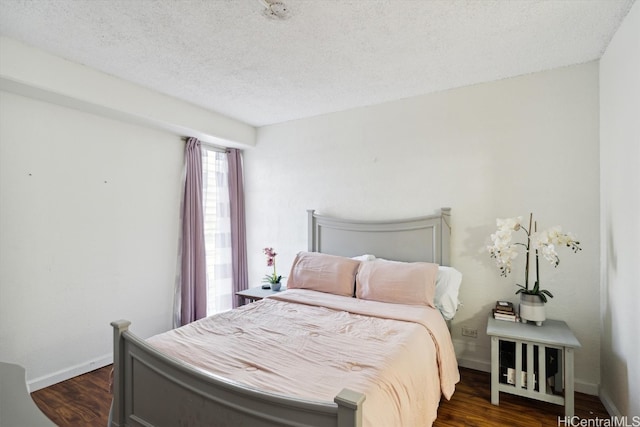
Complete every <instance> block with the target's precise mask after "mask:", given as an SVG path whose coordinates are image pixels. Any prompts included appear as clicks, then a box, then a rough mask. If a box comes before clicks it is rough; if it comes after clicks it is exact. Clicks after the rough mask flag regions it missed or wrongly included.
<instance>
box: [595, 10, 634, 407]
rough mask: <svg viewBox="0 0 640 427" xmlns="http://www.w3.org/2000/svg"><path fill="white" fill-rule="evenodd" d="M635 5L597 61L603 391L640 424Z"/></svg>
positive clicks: (607, 402) (610, 401)
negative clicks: (638, 420) (598, 72)
mask: <svg viewBox="0 0 640 427" xmlns="http://www.w3.org/2000/svg"><path fill="white" fill-rule="evenodd" d="M639 167H640V4H638V3H636V4H635V5H634V6H633V8H632V9H631V11H630V12H629V14H628V15H627V17H626V18H625V20H624V21H623V23H622V25H621V26H620V28H619V29H618V31H617V33H616V35H615V36H614V38H613V39H612V41H611V43H610V44H609V46H608V48H607V50H606V52H605V54H604V56H603V57H602V59H601V60H600V185H601V219H602V221H601V224H602V243H601V245H602V267H601V268H602V304H601V307H602V308H601V316H602V319H601V322H602V326H601V336H602V343H601V346H602V355H601V357H602V365H601V377H602V390H601V397H602V400H603V402H604V403H605V405H606V406H607V409H608V410H609V411H610V412H611V413H612V414H614V415H627V416H634V415H635V416H638V417H640V399H639V398H638V396H640V356H638V355H639V354H640V342H639V340H638V327H637V325H638V322H637V320H636V317H635V315H636V313H637V311H638V303H639V302H640V279H639V278H640V264H638V260H640V221H639V219H640V168H639Z"/></svg>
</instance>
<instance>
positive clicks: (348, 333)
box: [148, 289, 459, 427]
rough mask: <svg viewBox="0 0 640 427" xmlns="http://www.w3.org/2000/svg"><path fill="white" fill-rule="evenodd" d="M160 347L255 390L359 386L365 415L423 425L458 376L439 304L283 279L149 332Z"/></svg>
mask: <svg viewBox="0 0 640 427" xmlns="http://www.w3.org/2000/svg"><path fill="white" fill-rule="evenodd" d="M148 341H149V343H150V344H152V345H153V346H154V347H157V348H159V349H161V350H162V351H163V352H165V353H167V354H170V355H172V356H174V357H176V358H178V359H181V360H183V361H186V362H188V363H190V364H192V365H195V366H197V367H200V368H202V369H204V370H206V371H208V372H211V373H213V374H216V375H219V376H222V377H225V378H228V379H231V380H234V381H236V382H238V383H241V384H243V385H247V386H251V387H255V388H259V389H261V390H264V391H268V392H272V393H277V394H282V395H286V396H292V397H297V398H302V399H308V400H319V401H326V402H333V398H334V397H335V396H336V395H337V394H338V393H339V392H340V391H341V390H342V389H343V388H349V389H351V390H354V391H358V392H362V393H364V394H365V395H366V396H367V398H366V400H365V402H364V406H363V413H364V420H363V422H364V425H365V426H369V427H373V426H428V425H431V423H432V422H433V420H435V418H436V413H437V409H438V404H439V401H440V395H441V392H442V394H444V396H445V397H446V398H447V399H448V398H450V397H451V395H452V394H453V391H454V388H455V384H456V383H457V382H458V381H459V374H458V365H457V362H456V358H455V354H454V351H453V344H452V343H451V338H450V335H449V331H448V330H447V327H446V324H445V322H444V320H443V319H442V316H441V315H440V313H439V312H438V311H437V310H435V309H433V308H430V307H424V306H410V305H402V304H387V303H381V302H376V301H365V300H360V299H356V298H349V297H343V296H337V295H332V294H327V293H322V292H315V291H309V290H303V289H292V290H288V291H286V292H283V293H281V294H279V295H277V296H274V297H270V298H266V299H264V300H262V301H259V302H257V303H253V304H248V305H245V306H243V307H241V308H239V309H236V310H232V311H229V312H225V313H221V314H219V315H216V316H211V317H208V318H206V319H202V320H199V321H197V322H194V323H192V324H190V325H187V326H184V327H182V328H179V329H175V330H172V331H169V332H166V333H164V334H160V335H157V336H155V337H152V338H150V339H149V340H148Z"/></svg>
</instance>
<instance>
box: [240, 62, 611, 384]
mask: <svg viewBox="0 0 640 427" xmlns="http://www.w3.org/2000/svg"><path fill="white" fill-rule="evenodd" d="M598 155H599V153H598V64H597V63H595V62H592V63H588V64H584V65H579V66H574V67H569V68H562V69H556V70H552V71H548V72H542V73H536V74H531V75H526V76H522V77H518V78H513V79H508V80H503V81H498V82H492V83H487V84H480V85H474V86H470V87H465V88H461V89H457V90H450V91H445V92H441V93H435V94H430V95H425V96H420V97H415V98H410V99H405V100H401V101H396V102H390V103H386V104H383V105H379V106H373V107H367V108H359V109H354V110H349V111H344V112H339V113H334V114H328V115H323V116H319V117H315V118H310V119H304V120H297V121H292V122H289V123H284V124H279V125H273V126H267V127H264V128H260V129H259V131H258V143H257V145H256V147H255V148H253V149H251V150H247V151H246V153H245V174H246V177H245V181H246V191H247V212H248V214H247V223H248V224H247V227H248V236H249V237H248V252H249V265H250V271H249V275H250V280H251V282H252V283H255V284H258V283H259V281H260V278H261V277H262V276H263V275H264V274H266V273H267V272H268V269H267V267H266V265H265V263H264V259H263V256H262V253H261V248H263V247H265V246H273V247H274V248H275V249H276V251H277V252H279V253H280V255H279V256H278V263H279V266H280V269H281V270H280V271H281V273H283V274H285V275H287V274H288V271H287V270H288V268H289V266H290V264H291V262H292V260H293V257H294V256H295V254H296V253H297V252H298V251H300V250H305V249H306V247H307V234H306V212H305V210H306V209H310V208H314V209H317V210H318V211H319V212H321V213H323V214H329V215H336V216H342V217H350V218H356V219H388V218H400V217H412V216H419V215H424V214H430V213H432V212H434V211H435V210H436V209H438V208H440V207H441V206H451V207H452V209H453V210H452V225H453V235H452V263H453V265H454V266H455V267H457V268H458V269H459V270H460V271H462V272H463V273H464V283H463V287H462V291H461V299H462V301H463V302H464V306H463V307H462V308H461V310H460V311H459V313H458V315H457V317H456V319H455V321H454V326H453V337H454V339H455V344H456V348H457V352H458V355H459V357H460V359H461V362H462V364H464V365H466V366H470V367H476V368H482V369H488V367H489V359H490V355H489V339H488V338H487V336H486V335H485V334H484V331H485V328H486V319H487V316H488V314H489V309H490V307H491V306H492V305H493V304H495V301H496V300H497V299H511V300H513V301H516V300H517V299H516V297H515V295H514V292H515V290H516V288H515V286H514V283H515V282H516V281H521V277H522V273H521V272H522V269H521V268H516V269H515V272H516V273H515V274H514V275H513V276H511V277H509V278H508V279H503V278H501V277H500V276H499V274H498V270H497V269H496V268H495V267H493V265H492V262H491V260H490V259H489V256H488V254H487V253H483V252H481V250H482V248H483V246H484V245H485V244H486V243H487V241H488V236H489V234H490V233H492V232H493V231H494V229H495V219H496V217H508V216H516V215H527V214H528V212H530V211H533V212H534V213H535V216H536V218H537V219H538V221H539V224H540V226H541V227H546V226H551V225H556V224H559V225H562V226H563V228H564V229H565V230H568V231H572V232H574V233H575V234H577V236H578V237H579V238H580V241H581V243H582V246H583V248H584V250H583V251H582V252H580V253H579V254H577V255H574V254H573V253H569V252H564V253H561V260H562V262H561V264H560V267H559V268H558V269H556V270H553V268H552V267H550V266H546V265H545V266H543V268H542V270H543V273H542V280H543V284H544V285H545V286H546V287H548V288H549V289H550V290H551V291H552V292H553V293H554V294H555V295H556V297H555V298H554V299H553V300H552V301H551V302H550V303H549V304H548V305H547V315H548V317H550V318H557V319H562V320H565V321H566V322H567V323H568V324H569V326H570V327H571V328H572V329H573V330H574V332H575V334H576V336H577V337H578V339H579V340H580V342H581V343H582V346H583V347H582V349H580V350H578V351H577V352H576V376H577V380H578V383H577V388H578V390H583V391H586V392H590V393H592V394H596V393H597V384H598V383H599V381H600V379H599V361H600V349H599V337H598V334H597V333H595V332H594V331H597V330H598V316H594V313H597V312H598V311H599V281H598V276H599V274H598V273H599V262H598V261H599V253H600V241H599V224H600V222H599V191H598V188H599V178H598V167H599V160H598ZM462 326H466V327H470V328H477V329H478V331H479V332H480V333H479V335H478V338H477V339H471V338H467V337H462V336H461V334H460V331H461V327H462Z"/></svg>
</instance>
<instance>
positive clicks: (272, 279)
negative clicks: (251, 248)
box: [262, 248, 282, 284]
mask: <svg viewBox="0 0 640 427" xmlns="http://www.w3.org/2000/svg"><path fill="white" fill-rule="evenodd" d="M262 252H264V254H265V255H266V256H267V267H273V273H272V274H267V275H266V276H264V279H263V280H262V281H263V282H266V283H271V284H273V283H280V280H282V276H278V274H277V273H276V255H278V254H277V253H275V252H274V250H273V248H264V249H263V250H262Z"/></svg>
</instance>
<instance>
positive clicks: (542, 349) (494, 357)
mask: <svg viewBox="0 0 640 427" xmlns="http://www.w3.org/2000/svg"><path fill="white" fill-rule="evenodd" d="M487 335H489V336H491V403H492V404H494V405H498V403H499V394H500V392H504V393H511V394H515V395H518V396H523V397H529V398H532V399H538V400H542V401H544V402H550V403H555V404H557V405H564V412H565V415H566V416H569V417H571V416H573V413H574V396H573V392H574V384H573V383H574V376H573V350H574V349H575V348H578V347H580V342H579V341H578V340H577V339H576V337H575V336H574V335H573V332H571V329H569V327H568V326H567V324H566V323H565V322H563V321H561V320H549V319H547V320H545V322H544V323H543V325H542V326H535V325H533V324H527V323H518V322H506V321H503V320H496V319H494V318H493V317H490V318H489V322H488V323H487ZM501 341H502V342H512V343H515V375H514V381H512V382H513V383H514V384H505V383H502V382H500V354H499V349H500V342H501ZM534 348H535V349H537V350H535V351H537V356H538V371H537V372H534V371H535V369H534V368H533V367H534V365H535V364H534V362H535V361H534V357H535V356H534V354H535V353H534ZM547 348H554V349H557V350H558V357H559V360H558V369H559V372H558V374H559V375H558V377H559V379H560V380H561V382H562V383H563V384H564V396H562V395H558V394H554V393H553V392H552V391H551V390H549V389H547V371H546V369H547V363H546V362H547V360H546V357H545V355H546V349H547ZM523 349H524V350H523ZM523 352H526V353H524V354H525V360H526V363H527V365H528V366H529V368H528V369H527V371H526V376H525V375H523V372H524V371H523V367H522V364H523V363H522V362H523ZM523 379H524V381H523ZM536 380H537V382H538V384H539V386H538V387H536ZM557 385H558V384H556V387H557Z"/></svg>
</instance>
